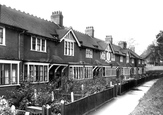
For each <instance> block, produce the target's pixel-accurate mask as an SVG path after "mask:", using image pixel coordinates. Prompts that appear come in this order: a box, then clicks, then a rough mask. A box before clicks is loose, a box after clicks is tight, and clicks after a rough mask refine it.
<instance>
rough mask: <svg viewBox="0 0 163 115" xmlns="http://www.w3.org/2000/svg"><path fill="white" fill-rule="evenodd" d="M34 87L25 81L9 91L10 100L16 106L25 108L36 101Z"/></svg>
mask: <svg viewBox="0 0 163 115" xmlns="http://www.w3.org/2000/svg"><path fill="white" fill-rule="evenodd" d="M33 90H34V88H33V86H32V85H31V84H30V83H29V82H23V83H21V84H20V86H18V87H17V88H16V89H15V90H14V91H11V92H9V101H10V103H11V104H12V105H15V106H16V108H18V109H21V110H24V109H25V108H26V105H27V104H29V103H30V104H32V103H34V100H33V98H32V97H33V95H34V92H33Z"/></svg>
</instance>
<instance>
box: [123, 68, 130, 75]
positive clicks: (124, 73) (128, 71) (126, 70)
mask: <svg viewBox="0 0 163 115" xmlns="http://www.w3.org/2000/svg"><path fill="white" fill-rule="evenodd" d="M123 75H130V68H128V67H123Z"/></svg>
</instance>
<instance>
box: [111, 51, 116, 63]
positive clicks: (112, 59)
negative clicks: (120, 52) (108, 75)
mask: <svg viewBox="0 0 163 115" xmlns="http://www.w3.org/2000/svg"><path fill="white" fill-rule="evenodd" d="M111 61H115V54H113V53H112V54H111Z"/></svg>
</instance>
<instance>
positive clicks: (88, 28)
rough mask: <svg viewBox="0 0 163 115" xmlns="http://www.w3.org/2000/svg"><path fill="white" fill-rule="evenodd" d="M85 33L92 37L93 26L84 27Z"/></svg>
mask: <svg viewBox="0 0 163 115" xmlns="http://www.w3.org/2000/svg"><path fill="white" fill-rule="evenodd" d="M85 34H87V35H89V36H91V37H92V38H93V37H94V28H93V26H90V27H86V30H85Z"/></svg>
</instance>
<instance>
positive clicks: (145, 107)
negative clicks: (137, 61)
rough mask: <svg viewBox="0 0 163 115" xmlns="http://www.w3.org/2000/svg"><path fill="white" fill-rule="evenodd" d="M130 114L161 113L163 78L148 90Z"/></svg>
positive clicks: (158, 114)
mask: <svg viewBox="0 0 163 115" xmlns="http://www.w3.org/2000/svg"><path fill="white" fill-rule="evenodd" d="M130 115H163V78H160V79H159V80H158V81H157V82H156V83H155V84H154V85H153V86H152V87H151V88H150V89H149V90H148V92H147V93H146V94H145V95H144V97H143V98H141V99H140V102H139V104H138V105H137V107H136V108H135V109H134V111H133V112H132V113H130Z"/></svg>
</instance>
